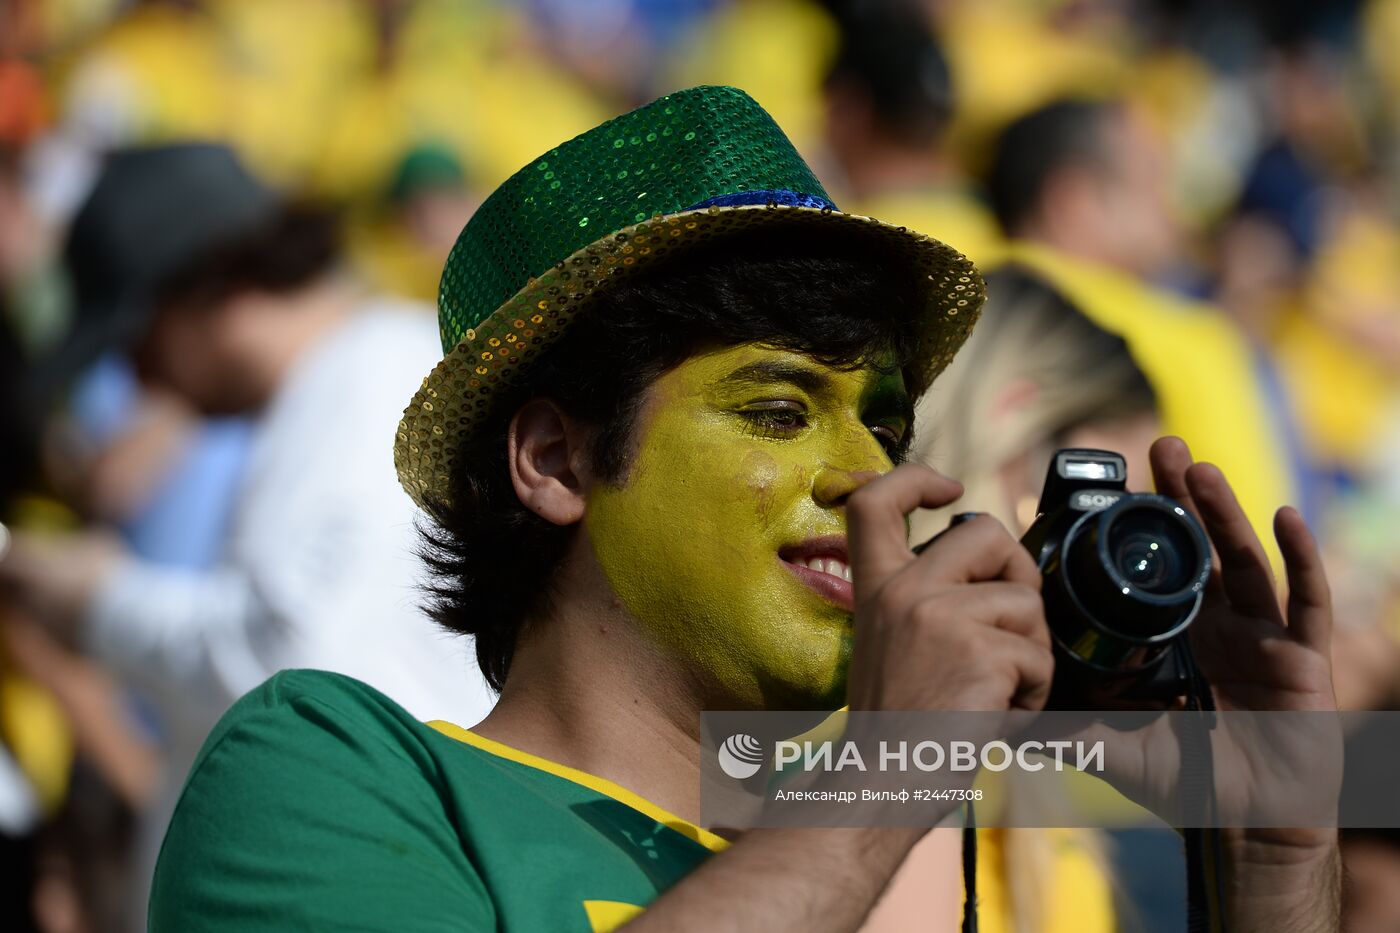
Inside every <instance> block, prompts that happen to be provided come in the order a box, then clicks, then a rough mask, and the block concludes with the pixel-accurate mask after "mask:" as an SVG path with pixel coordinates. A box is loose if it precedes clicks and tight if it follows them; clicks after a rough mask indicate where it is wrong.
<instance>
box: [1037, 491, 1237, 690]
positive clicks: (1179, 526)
mask: <svg viewBox="0 0 1400 933" xmlns="http://www.w3.org/2000/svg"><path fill="white" fill-rule="evenodd" d="M1061 547H1062V553H1063V555H1064V559H1063V564H1061V565H1060V567H1059V569H1058V570H1057V571H1056V575H1057V577H1058V579H1057V581H1056V583H1055V586H1056V587H1057V588H1058V589H1057V590H1056V592H1058V590H1060V589H1062V590H1063V591H1064V595H1065V597H1066V599H1067V600H1068V605H1070V606H1071V607H1072V609H1073V614H1075V615H1078V616H1080V618H1079V624H1080V625H1081V627H1085V631H1086V632H1087V631H1092V632H1096V633H1097V634H1095V635H1093V636H1092V638H1090V641H1092V644H1090V643H1089V642H1085V641H1084V639H1083V638H1080V637H1079V636H1078V635H1074V634H1071V635H1070V636H1068V637H1067V636H1065V634H1064V633H1061V635H1062V638H1064V640H1065V641H1066V643H1067V644H1069V643H1076V644H1078V643H1079V642H1084V643H1083V644H1080V645H1079V647H1078V648H1077V649H1076V650H1081V653H1082V654H1083V655H1084V656H1085V657H1086V658H1087V659H1088V660H1092V661H1094V662H1095V663H1097V664H1100V666H1104V667H1113V666H1116V665H1117V664H1118V663H1119V660H1118V658H1117V655H1118V654H1123V655H1124V656H1125V657H1126V656H1127V654H1128V653H1129V652H1130V650H1136V646H1137V645H1140V644H1142V643H1144V642H1145V641H1155V640H1158V639H1164V638H1168V637H1171V634H1172V633H1173V632H1175V631H1178V630H1179V629H1180V628H1181V627H1182V626H1183V625H1185V624H1187V623H1188V622H1189V621H1190V619H1191V617H1192V615H1193V614H1194V611H1195V606H1196V603H1197V600H1198V597H1199V594H1200V590H1201V588H1202V587H1203V586H1204V585H1205V581H1206V579H1207V578H1208V576H1209V574H1210V560H1209V558H1210V545H1209V543H1208V541H1207V539H1206V536H1205V532H1204V531H1203V530H1201V528H1200V526H1199V525H1198V524H1197V523H1196V521H1195V520H1194V519H1193V518H1191V516H1190V515H1188V514H1187V513H1186V512H1185V511H1184V510H1183V509H1181V508H1180V507H1179V506H1178V505H1177V504H1176V503H1174V502H1172V501H1171V500H1169V499H1164V498H1163V497H1161V496H1152V495H1142V494H1130V495H1126V496H1124V497H1123V498H1121V499H1119V500H1118V502H1117V503H1115V504H1114V505H1111V506H1109V507H1108V508H1106V509H1103V510H1101V511H1098V512H1093V513H1089V514H1087V515H1085V516H1083V518H1081V519H1080V520H1079V521H1077V522H1076V523H1075V524H1074V525H1073V526H1072V527H1071V528H1070V529H1069V531H1068V532H1066V534H1065V541H1064V544H1063V545H1062V546H1061ZM1062 614H1063V613H1062ZM1061 625H1062V627H1064V626H1067V625H1068V623H1064V622H1062V623H1061ZM1086 637H1088V636H1087V635H1086ZM1089 655H1093V657H1089Z"/></svg>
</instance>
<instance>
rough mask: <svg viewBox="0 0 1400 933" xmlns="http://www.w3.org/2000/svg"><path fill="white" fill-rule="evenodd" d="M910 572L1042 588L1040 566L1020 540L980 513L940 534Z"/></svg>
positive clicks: (942, 579) (938, 578)
mask: <svg viewBox="0 0 1400 933" xmlns="http://www.w3.org/2000/svg"><path fill="white" fill-rule="evenodd" d="M908 572H909V573H914V574H918V575H919V576H920V577H924V578H927V579H928V580H930V581H936V582H938V583H979V582H982V581H984V580H1006V581H1007V582H1010V583H1019V584H1021V585H1022V586H1029V587H1034V588H1035V589H1037V590H1039V589H1040V570H1039V568H1037V567H1036V565H1035V559H1034V558H1032V557H1031V555H1030V552H1029V551H1027V550H1026V549H1025V548H1024V547H1023V546H1022V545H1021V543H1020V542H1019V541H1017V540H1016V539H1015V538H1013V537H1012V536H1011V533H1010V532H1009V531H1007V530H1006V527H1005V526H1004V525H1002V523H1001V522H999V521H997V520H996V519H995V518H992V517H991V516H990V515H978V516H977V517H976V518H974V519H970V520H969V521H965V522H963V523H961V524H959V525H957V526H955V527H953V528H949V529H948V530H947V531H946V532H944V533H943V534H941V535H939V537H938V539H937V541H935V542H934V543H933V544H931V545H930V546H929V547H928V548H927V549H926V550H925V551H924V552H923V553H922V554H920V555H919V558H918V561H917V566H915V567H911V568H909V571H908Z"/></svg>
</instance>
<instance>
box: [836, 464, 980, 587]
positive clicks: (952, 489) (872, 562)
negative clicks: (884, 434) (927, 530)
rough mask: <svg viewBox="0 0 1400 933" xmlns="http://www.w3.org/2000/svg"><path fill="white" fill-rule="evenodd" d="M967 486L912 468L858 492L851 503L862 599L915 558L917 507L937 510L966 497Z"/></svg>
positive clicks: (854, 567) (850, 529)
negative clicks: (912, 541) (912, 537)
mask: <svg viewBox="0 0 1400 933" xmlns="http://www.w3.org/2000/svg"><path fill="white" fill-rule="evenodd" d="M962 491H963V487H962V484H961V483H959V482H957V481H956V480H951V479H949V478H948V477H946V476H943V475H941V474H940V473H937V472H935V471H934V470H931V469H929V468H928V467H926V466H924V465H922V464H918V463H907V464H904V465H903V466H900V467H898V468H897V469H895V470H892V471H890V472H889V473H886V474H885V475H884V476H881V477H879V478H877V479H875V480H872V481H871V482H869V483H867V484H866V485H865V486H862V487H861V488H860V489H857V490H856V491H855V492H854V493H852V494H851V496H850V498H848V499H847V500H846V523H847V534H848V536H849V545H850V561H851V576H852V578H853V579H854V581H855V589H856V598H857V600H859V599H860V598H861V594H862V593H870V592H874V591H875V590H877V589H879V588H880V586H881V585H882V584H883V583H884V582H885V580H887V579H889V577H890V576H891V575H892V574H894V573H896V572H897V571H898V570H899V569H900V568H901V567H903V566H904V565H905V564H907V563H909V562H910V561H912V560H913V559H914V554H913V552H912V551H910V550H909V530H908V525H907V524H906V523H905V519H906V517H907V516H908V515H909V513H910V512H912V511H914V510H915V509H917V508H926V509H936V508H940V507H942V506H945V505H947V504H948V503H950V502H952V501H954V500H955V499H957V498H958V496H960V495H962Z"/></svg>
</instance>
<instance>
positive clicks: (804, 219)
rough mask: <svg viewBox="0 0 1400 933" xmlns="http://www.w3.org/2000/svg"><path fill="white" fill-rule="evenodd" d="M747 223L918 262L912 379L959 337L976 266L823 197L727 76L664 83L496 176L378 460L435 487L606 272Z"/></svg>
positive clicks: (617, 275) (452, 264)
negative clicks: (922, 284)
mask: <svg viewBox="0 0 1400 933" xmlns="http://www.w3.org/2000/svg"><path fill="white" fill-rule="evenodd" d="M755 228H762V229H763V230H764V231H772V232H774V233H777V234H782V233H785V232H789V231H792V232H797V231H810V230H812V229H814V228H815V229H817V230H821V231H826V230H830V231H833V234H834V233H835V232H836V231H843V232H844V235H846V236H851V235H856V236H859V237H860V238H861V239H862V240H863V241H864V242H865V243H867V244H868V245H869V246H871V247H873V248H875V249H878V250H880V251H881V252H882V253H883V254H885V255H889V256H894V257H896V258H897V259H901V260H903V261H905V262H907V263H908V264H909V267H910V269H911V270H912V271H916V272H918V273H920V274H922V275H924V276H926V277H927V280H928V302H927V304H926V306H925V307H924V308H923V310H922V316H923V319H924V322H925V324H924V326H923V327H922V331H921V333H922V336H921V342H922V352H921V354H920V358H921V360H922V362H923V366H922V370H921V373H920V375H921V376H922V379H921V380H920V382H921V384H918V385H914V386H911V387H910V388H911V390H912V391H914V392H915V393H916V394H917V393H919V392H922V391H923V390H924V389H926V388H927V387H928V385H929V383H931V382H932V381H933V378H934V377H935V376H937V375H938V374H939V373H940V372H942V371H943V368H944V367H945V366H947V365H948V362H949V361H950V360H951V359H952V358H953V354H954V353H955V352H957V349H958V348H959V347H960V346H961V345H962V343H963V341H964V340H965V339H967V335H968V333H969V332H970V331H971V330H972V325H973V323H974V321H975V320H976V319H977V314H978V312H979V310H980V309H981V306H982V301H983V297H984V292H983V284H982V277H981V275H980V274H979V273H978V272H977V269H976V267H974V266H973V264H972V263H971V262H970V261H969V260H968V259H967V258H966V257H964V256H963V255H962V254H961V253H959V252H958V251H957V250H955V249H953V248H952V247H950V246H947V245H945V244H943V243H940V242H939V241H937V240H934V239H932V238H930V237H927V236H924V235H922V234H919V233H915V232H913V231H911V230H907V229H905V228H904V227H895V226H891V225H889V224H885V223H881V222H880V221H878V220H874V219H872V218H869V217H861V216H859V215H857V214H844V213H841V212H840V211H838V210H836V207H835V205H834V204H832V203H831V200H830V199H829V198H828V197H827V195H826V192H825V191H824V190H823V189H822V186H821V184H820V183H819V182H818V181H817V179H816V177H815V176H813V174H812V170H811V169H810V168H808V167H807V164H806V163H805V162H803V161H802V157H801V156H799V155H798V154H797V150H796V149H794V148H793V145H792V143H791V142H790V141H789V140H788V138H787V137H786V136H785V135H783V131H782V130H780V129H779V128H778V125H777V124H776V123H774V122H773V118H772V117H770V116H769V115H768V114H767V113H766V112H765V111H764V110H763V108H761V107H759V106H758V104H757V103H755V102H754V100H753V99H752V98H750V97H749V96H748V95H747V94H745V93H744V92H743V91H740V90H737V89H735V88H730V87H697V88H691V89H690V90H686V91H679V92H677V93H675V94H671V95H668V96H666V97H663V98H661V99H659V100H656V101H653V102H652V103H650V104H647V105H646V106H644V107H641V108H639V109H637V110H634V111H632V112H631V113H627V114H623V115H622V116H620V117H617V118H616V119H613V120H609V121H608V122H607V123H604V124H603V125H601V126H599V127H596V128H594V129H592V130H589V131H588V132H586V133H584V134H583V135H581V136H577V137H575V138H573V139H571V140H569V141H568V142H566V143H563V144H562V145H560V146H557V147H556V148H554V149H551V150H550V151H549V152H546V153H545V154H544V155H542V156H540V157H539V158H538V159H536V160H535V161H534V162H532V163H531V164H529V165H527V166H526V167H525V168H523V169H521V170H520V171H518V172H516V173H515V174H514V175H512V176H511V177H510V178H509V179H507V180H506V181H505V182H504V183H503V184H502V185H501V186H500V187H499V188H497V189H496V191H495V192H494V193H493V194H492V195H491V196H490V197H489V198H487V199H486V201H485V203H483V204H482V205H481V207H480V208H479V209H478V210H477V212H476V213H475V215H473V217H472V219H471V221H470V222H469V223H468V224H467V226H466V228H465V229H464V230H463V231H462V234H461V236H459V237H458V239H457V243H456V245H455V246H453V248H452V252H451V254H450V255H449V256H448V257H447V265H446V267H445V268H444V270H443V274H442V284H441V287H440V289H439V296H438V322H439V326H440V328H441V331H442V346H443V352H444V353H445V356H444V358H443V360H442V362H441V363H439V364H438V365H437V367H436V368H434V369H433V371H432V373H430V374H429V375H428V377H427V378H426V379H424V380H423V386H422V388H421V389H419V390H418V393H417V394H416V395H415V396H414V397H413V401H412V403H411V404H410V405H409V406H408V408H407V409H406V410H405V411H404V416H403V420H402V421H401V422H400V423H399V430H398V437H397V441H396V443H395V444H394V465H395V466H396V468H397V469H398V474H399V482H401V483H402V484H403V487H404V489H406V490H407V491H408V494H409V495H410V496H412V497H413V500H414V501H415V502H417V503H418V504H419V505H422V506H426V505H427V504H428V503H429V502H430V501H437V502H443V503H446V502H449V501H450V494H449V487H448V474H449V472H450V468H451V465H452V459H453V457H454V456H456V454H457V450H458V448H459V447H460V445H461V442H462V440H463V438H464V437H466V436H467V435H469V434H470V433H471V432H472V431H473V430H475V429H476V428H477V427H478V426H479V425H480V424H481V423H482V422H483V421H484V419H485V417H486V415H487V414H488V413H489V411H490V408H491V405H492V403H493V402H494V400H495V399H496V398H498V397H499V395H500V393H501V392H502V390H503V389H505V388H509V387H515V386H520V385H522V384H524V383H525V382H527V381H528V379H529V371H530V367H531V364H532V363H533V362H534V361H535V360H536V359H538V358H539V356H540V354H541V352H542V351H543V350H544V349H545V348H547V347H549V346H550V345H552V344H553V343H554V341H556V340H558V339H559V338H560V336H561V335H563V334H564V333H565V332H566V331H567V330H568V329H569V327H570V326H572V325H573V324H574V323H575V321H576V320H577V319H578V318H580V317H582V316H584V315H583V312H584V311H586V310H587V309H588V308H589V306H590V304H591V303H592V301H593V299H594V298H595V297H596V296H597V295H598V294H599V293H600V292H601V291H603V290H605V289H606V288H607V287H608V286H610V285H611V284H613V283H616V282H620V281H623V280H624V279H626V277H628V276H630V275H634V274H635V273H637V272H639V271H641V270H643V269H646V268H648V267H649V266H650V265H651V264H652V263H654V262H655V261H656V260H658V259H660V258H662V257H665V256H673V255H676V254H677V253H679V252H682V251H685V250H689V249H691V248H693V247H695V246H697V245H699V244H703V243H710V242H713V241H714V240H715V239H716V238H720V237H725V236H728V235H729V234H732V233H735V232H738V231H744V230H753V229H755Z"/></svg>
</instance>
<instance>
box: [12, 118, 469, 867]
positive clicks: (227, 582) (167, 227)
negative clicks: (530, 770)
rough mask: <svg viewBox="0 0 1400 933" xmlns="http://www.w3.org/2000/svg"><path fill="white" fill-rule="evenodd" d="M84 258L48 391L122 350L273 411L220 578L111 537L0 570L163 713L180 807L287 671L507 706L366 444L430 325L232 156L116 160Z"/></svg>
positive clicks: (425, 709) (106, 174) (201, 395)
mask: <svg viewBox="0 0 1400 933" xmlns="http://www.w3.org/2000/svg"><path fill="white" fill-rule="evenodd" d="M68 257H69V260H70V265H71V267H72V268H73V270H74V279H75V283H76V291H77V296H78V299H79V302H80V306H79V311H78V318H79V322H80V325H81V326H80V328H79V329H78V330H77V331H75V333H74V334H73V336H72V338H71V339H70V340H69V341H68V342H67V343H66V344H65V345H64V346H63V347H62V348H61V349H60V350H59V351H58V353H57V354H55V356H54V357H53V359H51V360H50V361H49V362H48V365H47V369H46V379H47V381H48V382H49V384H51V385H61V384H63V383H64V382H66V381H67V380H68V379H70V378H71V377H72V376H73V375H75V374H77V373H79V372H81V371H82V370H83V369H84V368H85V366H86V365H87V364H88V363H90V362H91V361H92V359H94V358H95V357H96V356H98V355H99V354H101V353H102V352H103V351H104V350H106V349H110V348H114V347H116V348H122V349H124V350H125V351H126V352H127V353H129V354H130V356H131V357H132V358H133V360H134V361H135V365H136V368H137V370H138V372H139V374H140V376H141V378H142V379H143V380H144V381H146V382H147V383H149V384H151V385H153V386H156V387H159V388H161V389H163V390H165V391H168V392H172V393H174V394H176V395H178V396H179V397H180V398H181V399H183V400H184V401H185V402H186V403H187V404H188V405H190V406H192V407H193V408H194V409H195V410H197V411H198V412H201V413H203V414H206V415H217V414H246V415H249V416H252V417H253V418H254V419H255V427H254V434H253V437H252V441H251V450H250V452H249V456H248V462H247V467H246V472H245V474H244V476H243V477H242V479H241V481H240V484H239V491H238V493H237V495H236V498H235V502H234V503H233V506H232V516H231V519H230V523H229V530H228V532H227V534H226V537H225V539H224V540H223V542H222V547H221V551H220V554H219V556H218V559H217V560H216V562H215V563H214V565H213V566H212V567H209V568H207V569H203V570H194V569H185V568H171V567H168V566H162V565H158V564H153V563H148V562H145V561H141V560H137V559H135V558H133V556H132V555H131V554H130V553H129V552H128V551H127V550H126V549H125V548H124V547H122V546H120V545H118V544H116V543H115V539H114V538H111V537H109V536H107V535H103V534H101V533H97V532H93V533H85V534H74V535H63V536H49V535H38V534H25V533H21V532H19V531H15V532H14V535H13V541H12V544H11V548H10V553H9V554H8V555H6V556H5V558H4V559H3V560H0V586H3V587H5V588H6V589H7V590H9V591H10V592H11V593H12V594H13V595H14V596H15V597H17V598H18V599H19V600H21V601H22V603H23V604H24V605H26V606H27V607H28V608H29V609H30V610H31V611H32V612H33V613H35V614H36V616H38V617H39V618H40V619H42V620H43V621H45V622H46V624H47V625H48V626H49V627H50V628H51V629H52V630H54V631H55V632H58V633H60V634H62V635H64V636H65V637H66V638H67V639H70V640H71V641H73V642H75V643H77V644H78V645H79V646H81V647H83V648H84V649H85V650H87V651H88V652H89V653H91V654H92V655H93V656H95V657H96V658H98V659H100V660H102V661H104V662H105V663H106V664H108V665H109V666H111V667H112V668H113V669H114V670H115V671H116V672H118V673H119V674H120V675H122V676H123V677H124V678H126V679H127V680H128V681H129V682H131V683H133V684H134V685H136V686H138V687H139V688H141V689H142V691H143V692H144V693H145V694H146V695H148V696H150V697H151V698H152V699H153V700H154V701H155V702H156V704H157V706H158V709H159V711H160V713H161V714H162V719H163V721H164V725H165V727H166V728H167V730H168V741H169V746H168V755H169V762H170V763H169V770H170V776H171V778H172V780H171V781H170V783H169V786H168V787H167V788H166V791H167V795H166V799H165V801H164V810H165V812H166V813H167V814H168V811H169V809H170V808H172V807H173V804H174V794H175V792H176V791H177V790H178V777H179V776H180V775H182V774H183V773H184V770H185V769H186V768H187V767H188V765H189V762H190V761H192V760H193V758H194V754H195V751H196V750H197V748H198V746H199V743H200V742H202V741H203V739H204V737H205V734H206V733H207V732H208V730H209V728H210V727H211V726H212V725H213V724H214V722H216V721H217V719H218V717H219V716H220V715H221V714H222V713H223V711H224V710H225V709H226V708H227V707H228V706H229V705H230V704H231V703H232V702H233V701H234V700H235V699H236V698H237V697H238V696H240V695H242V694H243V693H245V692H246V691H247V690H249V689H251V688H252V687H254V686H256V685H257V684H258V683H259V682H261V681H262V680H263V679H265V678H266V677H267V676H269V675H270V674H272V673H274V672H275V671H277V670H280V669H282V668H287V667H318V668H325V669H329V670H339V671H343V672H345V673H348V674H353V675H355V676H358V677H362V678H365V679H366V680H368V681H370V682H372V683H376V684H377V685H378V686H379V687H380V688H381V689H383V690H384V691H385V692H386V693H388V694H389V695H391V696H394V697H396V699H398V700H399V701H400V702H402V703H404V704H405V705H406V706H408V707H410V708H412V709H414V710H416V711H419V712H420V714H421V715H424V716H445V715H451V716H462V717H464V718H467V719H472V720H475V719H476V718H479V717H480V716H482V715H484V714H485V713H486V711H487V710H488V709H489V708H490V703H491V699H490V697H489V695H488V694H487V692H486V690H485V687H484V683H483V682H482V681H481V679H480V677H479V676H477V675H476V674H475V672H474V671H472V670H471V669H470V666H469V662H468V660H467V658H468V655H467V654H465V653H464V649H463V646H461V645H460V644H458V643H454V642H450V641H446V640H444V639H443V638H442V637H441V636H440V635H439V634H438V633H437V631H436V630H435V628H434V627H433V625H432V624H431V622H430V621H429V620H428V619H427V618H426V617H424V616H423V615H422V614H420V613H419V612H418V611H417V610H416V609H415V608H414V588H415V586H416V579H415V568H414V562H413V560H412V551H413V542H412V539H411V535H412V530H413V522H414V516H415V512H414V508H413V504H412V502H411V501H410V500H409V499H408V497H407V496H405V495H404V494H403V492H402V490H400V489H399V488H398V486H397V484H396V483H395V482H394V473H393V464H392V459H391V457H390V456H389V454H388V452H387V451H385V450H383V449H382V447H380V446H379V445H377V444H376V443H375V442H374V440H373V438H374V435H373V433H372V432H366V431H365V430H364V429H363V425H364V424H366V423H374V422H375V421H377V420H381V419H385V418H391V417H393V416H395V414H396V412H397V410H398V408H399V406H400V405H401V401H400V395H401V393H403V392H406V391H409V390H410V389H411V388H412V387H413V386H414V385H416V384H417V382H418V381H419V376H420V374H419V372H418V370H419V368H420V367H422V366H425V365H427V363H426V362H425V361H430V360H431V359H433V358H434V356H435V355H436V353H437V351H438V344H437V339H436V335H435V332H434V329H433V327H432V324H431V321H430V320H429V319H428V318H427V317H426V316H425V315H423V314H421V313H419V311H418V309H417V308H415V307H413V306H403V305H398V304H394V303H390V302H387V301H384V300H381V299H376V298H373V297H371V296H368V295H365V294H363V293H361V291H360V289H359V288H358V286H356V285H355V283H354V282H353V281H352V280H351V279H350V278H349V276H348V275H347V274H346V273H345V272H344V271H343V270H342V269H341V267H340V265H339V262H338V252H337V244H336V237H335V234H334V225H333V223H332V222H331V220H330V219H329V218H328V217H326V216H325V215H323V214H320V213H318V212H314V211H311V210H309V209H306V208H302V207H298V206H295V205H291V204H288V203H286V202H284V201H283V199H281V198H280V197H279V196H278V195H277V194H275V193H274V192H272V191H270V190H268V189H267V188H265V187H263V186H262V185H261V183H259V182H258V181H257V180H256V179H254V178H253V177H252V176H251V175H249V174H248V173H247V172H246V170H245V169H244V168H243V167H242V165H241V164H240V163H239V162H238V161H237V159H236V158H235V157H234V155H233V153H232V152H230V151H229V150H228V149H226V148H223V147H220V146H213V145H204V144H180V145H173V146H164V147H158V148H151V149H140V150H131V151H124V152H120V153H118V154H116V155H114V156H113V157H112V158H111V159H110V160H109V161H108V163H107V165H106V167H105V169H104V171H103V173H102V175H101V177H100V178H99V180H98V183H97V186H96V188H95V189H94V191H93V193H92V195H91V196H90V198H89V200H88V201H87V203H86V205H85V206H84V208H83V210H82V211H81V212H80V214H79V216H78V217H77V219H76V221H75V224H74V227H73V230H72V233H71V237H70V243H69V247H68ZM160 810H161V808H160V807H159V806H158V807H157V810H156V815H155V816H153V817H152V822H153V823H161V825H162V826H163V823H162V822H161V821H160V819H159V813H160ZM152 829H153V831H152V833H151V843H152V845H151V847H150V859H151V863H152V864H153V859H154V851H155V846H154V843H155V842H156V841H158V838H159V832H160V826H153V827H152Z"/></svg>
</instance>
